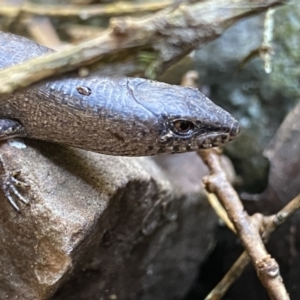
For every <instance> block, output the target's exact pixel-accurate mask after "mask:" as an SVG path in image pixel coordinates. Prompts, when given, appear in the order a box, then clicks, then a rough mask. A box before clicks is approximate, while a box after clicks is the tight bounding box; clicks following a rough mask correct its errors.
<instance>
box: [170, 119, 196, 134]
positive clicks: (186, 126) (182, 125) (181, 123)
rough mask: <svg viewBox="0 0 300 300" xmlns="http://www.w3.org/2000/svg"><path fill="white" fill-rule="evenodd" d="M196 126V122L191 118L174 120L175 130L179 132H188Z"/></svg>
mask: <svg viewBox="0 0 300 300" xmlns="http://www.w3.org/2000/svg"><path fill="white" fill-rule="evenodd" d="M194 128H195V124H194V123H193V122H191V121H189V120H184V119H177V120H175V121H174V122H173V131H174V132H175V133H177V134H188V133H190V132H191V131H192V130H193V129H194Z"/></svg>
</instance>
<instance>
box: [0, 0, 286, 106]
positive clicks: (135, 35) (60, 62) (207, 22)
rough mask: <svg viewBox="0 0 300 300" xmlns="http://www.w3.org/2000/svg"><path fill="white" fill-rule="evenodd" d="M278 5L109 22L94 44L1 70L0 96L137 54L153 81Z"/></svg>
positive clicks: (195, 7) (215, 5)
mask: <svg viewBox="0 0 300 300" xmlns="http://www.w3.org/2000/svg"><path fill="white" fill-rule="evenodd" d="M284 2H285V1H284V0H257V1H255V3H253V1H251V0H240V1H236V0H224V1H222V2H221V4H220V1H219V0H212V1H209V2H200V3H195V4H191V5H185V4H182V5H180V6H179V7H178V8H176V9H174V10H164V11H161V12H158V13H156V14H154V15H152V16H150V17H148V18H141V19H138V18H126V19H112V20H111V24H110V26H109V28H108V29H107V30H105V31H104V32H103V34H102V35H101V36H100V37H99V38H96V39H94V40H91V41H87V42H84V43H82V44H80V45H77V46H74V47H70V48H68V49H65V50H62V51H60V52H58V53H50V54H47V55H45V56H43V57H38V58H35V59H32V60H30V61H26V62H24V63H23V64H22V65H15V66H12V67H10V68H7V69H4V70H1V71H0V82H1V85H0V94H6V93H11V92H13V91H14V90H16V89H18V88H21V87H26V86H28V85H30V84H32V83H34V82H36V81H39V80H41V79H44V78H47V77H50V76H53V75H58V74H62V73H64V72H68V71H71V70H74V69H77V68H79V67H82V66H86V65H90V64H92V63H93V64H95V63H98V64H100V65H101V63H102V64H103V63H104V61H106V62H107V61H112V60H116V59H119V60H122V59H123V60H124V57H125V58H126V57H128V56H131V57H132V55H133V56H135V57H136V56H137V53H138V52H139V53H140V52H141V51H143V50H144V51H147V53H150V54H149V56H148V57H149V61H148V62H147V66H146V70H145V73H144V75H145V76H146V77H152V78H155V77H156V76H157V75H158V74H159V73H161V72H162V71H163V70H165V69H166V68H167V67H169V66H170V65H172V64H173V63H174V62H176V61H178V60H179V59H181V58H182V57H184V56H185V55H187V54H188V53H189V52H191V51H192V50H194V49H195V48H197V47H199V45H200V44H201V43H206V42H208V41H211V40H212V39H215V38H216V37H218V36H219V35H220V34H221V33H222V32H224V30H225V29H226V28H227V27H229V26H230V25H231V24H233V23H234V22H236V21H237V20H239V19H242V18H243V17H245V16H249V15H254V14H257V13H258V12H261V11H264V10H266V9H268V8H269V7H272V6H275V5H280V4H282V3H284ZM233 4H234V8H232V5H233ZM220 5H221V7H222V8H221V9H220V8H219V7H220ZM227 7H228V8H227ZM135 61H136V64H135V68H136V70H137V71H141V69H142V68H141V63H142V62H141V61H137V59H135ZM0 101H1V100H0ZM2 101H3V100H2Z"/></svg>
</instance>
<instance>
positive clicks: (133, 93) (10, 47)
mask: <svg viewBox="0 0 300 300" xmlns="http://www.w3.org/2000/svg"><path fill="white" fill-rule="evenodd" d="M50 51H52V50H50V49H48V48H46V47H43V46H41V45H38V44H36V43H35V42H33V41H30V40H28V39H26V38H23V37H20V36H17V35H13V34H10V33H3V32H1V33H0V68H5V67H9V66H12V65H15V64H18V63H22V62H23V61H25V60H28V59H30V58H33V57H37V56H40V55H43V54H46V53H48V52H50ZM0 100H1V101H0V140H6V139H9V138H12V137H22V138H32V139H39V140H45V141H50V142H54V143H61V144H66V145H69V146H72V147H77V148H82V149H85V150H88V151H94V152H98V153H103V154H109V155H126V156H147V155H155V154H159V153H180V152H186V151H195V150H197V149H200V148H210V147H214V146H219V145H221V144H224V143H226V142H228V141H230V140H232V139H233V138H234V137H235V136H236V135H237V134H238V132H239V124H238V122H237V121H236V120H235V119H234V118H233V117H232V116H231V115H230V114H229V113H228V112H226V111H224V110H223V109H222V108H220V107H219V106H217V105H215V104H214V103H213V102H212V101H210V100H209V99H208V98H207V97H205V96H204V95H203V94H201V93H200V91H199V90H197V89H194V88H189V87H181V86H175V85H169V84H165V83H162V82H157V81H151V80H147V79H141V78H127V77H121V78H117V77H116V78H99V77H96V76H90V77H87V78H80V77H79V76H78V74H76V73H72V74H71V75H64V76H61V77H59V78H58V79H47V80H45V81H42V82H39V83H37V84H34V85H32V86H30V87H28V88H25V89H22V90H20V91H17V92H15V93H13V94H11V95H9V96H0ZM11 204H12V203H11ZM14 204H15V203H14ZM14 204H12V205H13V206H16V205H14ZM15 208H16V207H15Z"/></svg>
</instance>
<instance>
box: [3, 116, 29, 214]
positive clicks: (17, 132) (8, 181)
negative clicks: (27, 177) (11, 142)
mask: <svg viewBox="0 0 300 300" xmlns="http://www.w3.org/2000/svg"><path fill="white" fill-rule="evenodd" d="M25 136H26V129H25V128H24V126H23V125H22V124H20V123H19V122H18V121H15V120H11V119H0V141H3V140H7V139H10V138H13V137H25ZM19 174H20V171H12V172H10V171H8V170H6V168H5V166H4V163H3V159H2V158H1V157H0V188H1V189H2V191H3V193H4V195H5V197H6V199H7V200H8V202H9V203H10V205H11V206H12V207H13V208H14V209H15V210H16V211H17V212H20V208H19V206H18V205H17V203H16V201H15V199H19V200H20V201H22V202H23V203H25V204H29V202H28V200H27V199H26V198H25V197H24V196H22V195H21V194H20V192H19V191H18V189H19V188H21V189H24V188H28V187H29V185H28V184H27V183H25V182H22V181H20V180H18V179H17V176H18V175H19Z"/></svg>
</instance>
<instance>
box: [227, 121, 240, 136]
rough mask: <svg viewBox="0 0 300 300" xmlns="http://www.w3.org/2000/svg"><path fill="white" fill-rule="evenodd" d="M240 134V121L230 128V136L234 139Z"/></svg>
mask: <svg viewBox="0 0 300 300" xmlns="http://www.w3.org/2000/svg"><path fill="white" fill-rule="evenodd" d="M239 132H240V124H239V122H238V121H234V122H233V123H232V125H231V127H230V131H229V134H230V136H232V137H235V136H236V135H237V134H238V133H239Z"/></svg>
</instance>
